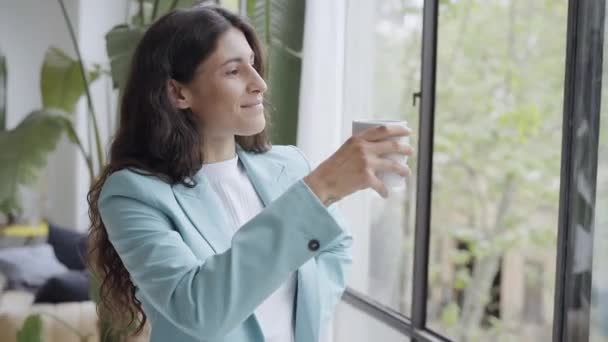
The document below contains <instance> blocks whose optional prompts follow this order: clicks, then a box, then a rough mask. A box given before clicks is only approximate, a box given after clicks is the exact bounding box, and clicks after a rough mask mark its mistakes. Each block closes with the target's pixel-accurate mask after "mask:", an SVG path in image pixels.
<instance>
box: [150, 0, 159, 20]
mask: <svg viewBox="0 0 608 342" xmlns="http://www.w3.org/2000/svg"><path fill="white" fill-rule="evenodd" d="M159 2H160V0H154V7H153V8H152V19H151V20H150V21H154V19H156V13H157V12H158V3H159Z"/></svg>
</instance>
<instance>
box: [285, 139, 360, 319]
mask: <svg viewBox="0 0 608 342" xmlns="http://www.w3.org/2000/svg"><path fill="white" fill-rule="evenodd" d="M293 147H294V149H295V150H296V151H297V152H298V153H299V154H300V155H301V157H302V160H303V161H304V162H305V163H306V167H307V169H308V172H310V171H312V166H311V165H310V161H309V160H308V158H307V157H306V155H305V154H304V153H303V152H302V151H301V150H300V149H298V148H297V147H295V146H293ZM328 211H329V212H330V214H331V215H332V216H333V218H334V220H335V221H336V222H337V223H338V225H340V227H342V232H341V233H340V234H339V235H338V236H337V237H336V238H335V239H334V240H333V241H332V242H330V243H329V244H328V245H327V246H325V248H324V249H323V251H321V253H319V254H317V255H316V256H315V259H316V261H317V270H318V272H319V278H320V281H319V293H320V295H321V308H322V309H321V323H322V325H321V326H322V327H321V331H323V329H324V327H326V326H327V325H329V324H330V322H331V320H332V317H333V314H334V311H335V309H336V305H337V304H338V302H339V301H340V298H341V297H342V294H343V293H344V289H345V288H346V280H347V275H348V272H349V271H350V268H351V265H352V244H353V237H352V234H351V232H350V230H349V229H348V224H347V221H346V219H345V218H344V216H343V215H342V213H341V211H340V209H339V207H338V203H334V204H332V205H330V206H329V208H328Z"/></svg>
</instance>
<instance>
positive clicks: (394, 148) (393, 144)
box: [369, 140, 414, 156]
mask: <svg viewBox="0 0 608 342" xmlns="http://www.w3.org/2000/svg"><path fill="white" fill-rule="evenodd" d="M369 150H370V151H371V152H373V153H374V154H376V155H383V154H387V153H400V154H404V155H406V156H412V155H413V154H414V149H413V148H412V147H411V146H410V145H409V144H406V143H403V142H400V141H397V140H385V141H378V142H372V143H369Z"/></svg>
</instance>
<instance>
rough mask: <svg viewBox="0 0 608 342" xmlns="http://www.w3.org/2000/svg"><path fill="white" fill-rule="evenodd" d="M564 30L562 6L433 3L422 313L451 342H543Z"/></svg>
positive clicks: (493, 0) (521, 1) (467, 0)
mask: <svg viewBox="0 0 608 342" xmlns="http://www.w3.org/2000/svg"><path fill="white" fill-rule="evenodd" d="M566 19H567V3H566V2H565V1H542V2H537V1H525V0H511V1H498V0H489V1H474V0H463V1H449V2H441V3H440V6H439V29H438V45H437V53H438V57H437V85H436V91H437V94H436V106H435V141H434V146H433V153H434V156H433V187H432V194H433V196H432V211H431V246H430V251H429V252H430V260H429V279H428V284H429V297H428V311H427V312H428V324H429V326H430V327H432V328H434V329H435V330H436V331H439V332H441V333H443V334H445V335H447V336H449V337H451V338H453V339H455V340H458V341H472V340H481V341H486V340H490V339H492V338H494V337H498V336H500V337H501V338H504V339H506V340H518V341H547V340H549V339H550V336H551V329H552V328H551V327H552V325H551V323H552V313H553V310H552V303H553V296H554V290H553V284H554V281H553V280H554V279H555V273H554V270H555V260H556V256H555V251H556V242H557V218H558V213H559V209H558V208H559V189H560V188H559V185H560V159H561V158H560V157H561V133H562V116H563V109H562V103H563V89H564V67H565V51H566V26H567V25H566V24H567V20H566ZM539 268H540V269H542V270H546V272H544V273H543V272H540V273H538V272H537V271H538V269H539ZM535 272H536V274H535ZM533 275H536V276H538V278H540V279H532V276H533ZM533 283H536V284H533ZM530 291H532V292H533V293H534V292H536V294H537V295H538V296H537V298H538V300H539V302H538V303H539V304H540V303H541V302H540V301H542V303H543V304H546V306H547V308H546V310H543V308H542V307H539V309H540V310H539V312H537V313H538V314H539V315H540V317H536V318H537V319H534V320H529V319H527V312H526V310H527V309H529V308H528V307H527V304H530V303H529V302H526V299H527V296H528V295H529V294H530ZM543 299H544V301H543ZM528 311H529V310H528ZM528 314H529V312H528Z"/></svg>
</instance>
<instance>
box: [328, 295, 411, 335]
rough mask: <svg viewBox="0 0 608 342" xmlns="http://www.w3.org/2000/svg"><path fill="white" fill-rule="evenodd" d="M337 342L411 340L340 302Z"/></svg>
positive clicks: (336, 331)
mask: <svg viewBox="0 0 608 342" xmlns="http://www.w3.org/2000/svg"><path fill="white" fill-rule="evenodd" d="M334 329H335V330H334V341H335V342H369V341H391V342H409V341H410V338H409V337H407V336H404V335H403V333H400V332H398V331H397V330H394V329H393V328H391V327H390V326H387V325H386V324H383V323H382V322H380V321H378V320H376V319H374V318H372V317H370V316H369V315H367V314H365V313H363V312H361V311H360V310H358V309H356V308H354V307H352V306H350V305H349V304H347V303H345V302H340V304H339V305H338V308H337V310H336V316H335V318H334Z"/></svg>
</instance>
